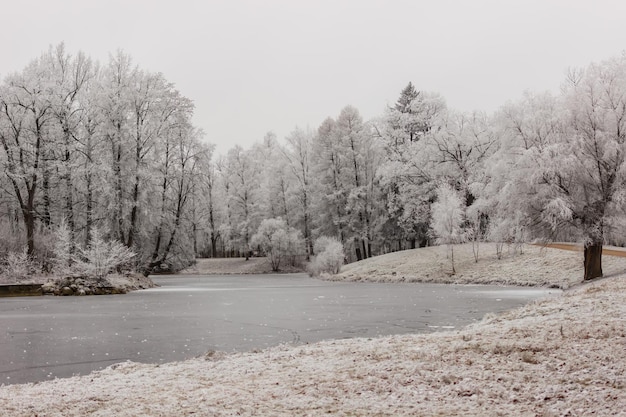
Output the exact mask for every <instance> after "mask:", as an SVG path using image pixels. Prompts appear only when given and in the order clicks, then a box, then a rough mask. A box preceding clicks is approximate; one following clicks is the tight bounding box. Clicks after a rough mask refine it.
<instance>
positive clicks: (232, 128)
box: [0, 0, 626, 152]
mask: <svg viewBox="0 0 626 417" xmlns="http://www.w3.org/2000/svg"><path fill="white" fill-rule="evenodd" d="M3 3H4V4H2V5H0V28H1V30H2V34H3V39H2V41H1V43H0V50H1V51H2V58H1V59H0V76H1V77H4V76H6V75H7V74H8V73H10V72H13V71H18V70H21V69H23V68H24V67H25V66H26V64H27V63H28V62H29V61H30V60H32V59H34V58H36V57H37V56H39V55H40V54H41V53H42V52H43V51H45V50H46V49H47V48H48V46H49V45H56V44H58V43H60V42H65V44H66V47H67V50H68V52H70V53H75V52H77V51H79V50H82V51H84V52H85V53H87V54H88V55H89V56H91V57H92V58H94V59H98V60H100V61H106V60H107V58H108V54H109V53H111V52H114V51H115V50H117V49H118V48H120V49H123V50H124V51H125V52H127V53H129V54H130V55H131V56H132V57H133V59H134V62H135V63H136V64H137V65H139V66H140V67H141V68H143V69H147V70H151V71H159V72H162V73H163V74H164V75H165V77H166V78H167V79H168V80H169V81H171V82H173V83H175V84H176V86H177V87H178V89H179V90H180V91H181V92H182V93H183V94H184V95H185V96H187V97H189V98H191V99H192V100H194V102H195V104H196V114H195V122H196V125H198V126H199V127H201V128H203V129H204V130H205V131H206V134H207V140H208V141H210V142H212V143H215V144H216V145H217V146H218V150H219V151H221V152H224V151H226V150H227V149H228V148H229V147H231V146H233V145H234V144H237V143H238V144H241V145H242V146H244V147H247V146H249V145H251V144H252V143H253V142H255V141H259V140H261V139H262V138H263V136H264V135H265V133H266V132H268V131H270V130H272V131H274V132H275V133H276V134H277V135H278V137H279V138H280V139H281V140H282V138H283V137H284V136H285V135H287V134H288V133H289V132H290V131H291V130H292V129H293V128H294V127H295V126H300V127H305V128H306V127H310V128H312V129H316V128H317V126H319V124H320V123H321V122H322V121H323V119H325V118H326V117H328V116H332V117H335V116H337V115H338V114H339V111H340V110H341V108H343V107H344V106H345V105H348V104H351V105H353V106H355V107H357V108H358V109H359V110H360V111H361V114H362V115H363V117H364V118H365V119H369V118H372V117H375V116H378V115H380V114H382V113H383V111H384V109H385V106H386V105H388V104H393V103H394V102H395V100H396V99H397V98H398V95H399V93H400V91H401V90H402V88H403V87H404V86H405V85H406V84H407V83H408V82H409V81H412V82H413V83H414V84H415V86H416V87H417V88H418V89H420V90H427V91H435V92H439V93H440V94H441V95H443V96H444V97H445V99H446V101H447V103H448V106H449V107H452V108H455V109H458V110H467V111H470V110H475V109H476V110H484V111H488V112H492V111H494V110H496V109H497V108H498V107H499V106H500V105H502V104H504V103H505V102H506V101H507V100H509V99H516V98H519V97H520V96H521V94H522V92H523V91H524V90H532V91H543V90H552V91H555V92H556V91H558V88H559V85H560V83H561V81H562V80H563V79H564V74H565V71H566V69H567V68H568V67H570V66H585V65H587V64H589V63H590V62H592V61H599V60H602V59H605V58H609V57H611V56H616V55H619V54H620V53H621V52H622V51H623V50H624V49H626V24H624V19H625V16H626V2H623V1H619V0H615V1H609V0H599V1H598V0H595V1H591V0H590V1H579V0H576V1H574V0H570V1H567V0H526V1H505V0H500V1H497V0H493V1H490V0H472V1H462V0H458V1H446V0H432V1H418V0H413V1H410V0H407V1H400V0H381V1H377V0H360V1H359V0H345V1H342V0H315V1H313V0H310V1H296V0H284V1H283V0H262V1H261V0H258V1H253V0H248V1H246V0H229V1H226V0H224V1H213V0H204V1H201V0H198V1H192V0H178V1H163V0H106V1H105V0H102V1H100V0H31V1H12V2H11V3H10V5H7V3H8V2H7V1H5V2H3Z"/></svg>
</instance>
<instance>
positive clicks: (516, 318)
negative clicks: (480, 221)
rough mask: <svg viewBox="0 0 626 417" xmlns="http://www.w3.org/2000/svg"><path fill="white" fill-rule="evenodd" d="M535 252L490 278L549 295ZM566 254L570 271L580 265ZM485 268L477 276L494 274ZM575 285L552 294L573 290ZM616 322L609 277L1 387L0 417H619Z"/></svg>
mask: <svg viewBox="0 0 626 417" xmlns="http://www.w3.org/2000/svg"><path fill="white" fill-rule="evenodd" d="M531 250H532V248H527V253H528V256H518V257H512V258H510V259H509V260H508V261H507V262H509V263H508V264H507V263H503V262H502V261H498V262H497V264H493V265H500V266H505V268H504V269H502V270H500V272H498V273H495V272H494V273H493V275H494V276H496V275H498V276H500V277H501V278H502V280H503V281H505V282H510V280H509V279H508V274H511V273H515V274H517V276H523V275H524V269H526V274H528V275H529V276H534V275H537V271H538V270H541V271H545V272H546V276H545V277H544V276H543V275H542V278H541V280H545V281H546V282H552V281H550V276H552V275H551V274H554V275H559V274H561V272H559V271H560V270H561V269H563V268H569V267H570V266H569V264H568V263H567V261H566V260H563V259H561V258H560V256H561V255H559V253H556V252H555V253H554V254H552V255H550V254H548V255H541V254H540V256H539V257H537V256H534V255H532V254H530V252H531ZM549 252H551V251H548V252H546V253H549ZM404 253H405V254H407V252H404ZM443 253H444V259H445V249H444V252H443ZM394 255H396V254H394ZM570 255H571V254H570ZM573 255H574V259H573V261H575V263H576V264H578V262H579V261H580V254H575V253H574V254H573ZM576 255H578V256H576ZM396 256H397V255H396ZM541 256H546V257H545V258H542V257H541ZM563 256H566V257H567V256H569V255H568V253H567V252H563ZM397 259H398V261H399V260H400V258H397ZM530 259H534V261H532V262H531V261H530ZM538 259H539V260H541V259H543V260H544V261H545V263H539V264H536V263H537V262H538ZM379 261H380V262H381V263H382V261H383V259H382V258H379ZM370 262H373V260H370ZM385 262H386V261H385ZM610 263H611V260H610V259H609V258H608V257H605V263H604V265H605V271H607V272H608V271H610V270H611V268H615V269H616V270H617V269H619V266H610ZM481 264H482V265H483V266H484V268H485V270H484V271H483V272H484V273H485V274H487V271H488V270H490V268H496V267H495V266H490V265H492V264H491V263H489V262H483V263H479V265H481ZM506 265H508V266H506ZM370 267H371V268H372V269H373V270H375V271H382V270H383V268H386V267H387V266H385V265H378V266H375V265H374V264H372V265H370ZM571 268H574V269H576V268H577V266H571ZM458 269H459V271H463V269H462V267H459V268H458ZM622 271H623V270H622ZM347 272H348V271H346V273H347ZM579 272H580V271H578V270H576V271H575V274H576V276H574V277H572V278H570V279H569V280H566V281H558V282H570V281H571V282H575V281H578V280H579V278H578V276H579V275H578V274H579ZM616 273H617V272H616ZM380 275H383V274H382V272H381V273H380ZM393 276H396V277H397V276H398V270H397V269H396V275H393ZM405 279H406V278H405ZM529 279H530V278H529ZM559 280H560V278H559ZM624 317H626V274H617V275H615V276H613V277H610V278H606V279H602V280H597V281H595V282H591V283H586V284H583V285H580V286H577V287H576V288H572V289H570V290H568V291H565V292H564V293H563V294H562V295H560V296H554V297H551V298H548V299H545V300H541V301H537V302H534V303H531V304H529V305H527V306H525V307H522V308H520V309H517V310H513V311H510V312H506V313H504V314H502V315H498V316H495V315H490V316H488V317H486V318H485V319H484V320H483V321H481V322H480V323H476V324H473V325H471V326H469V327H466V328H464V329H461V330H456V331H447V332H440V333H433V334H425V335H403V336H391V337H384V338H378V339H349V340H340V341H325V342H320V343H315V344H311V345H302V346H286V345H285V346H279V347H275V348H270V349H267V350H263V351H258V352H250V353H237V354H229V355H225V354H222V353H219V352H212V353H209V354H207V355H206V356H205V357H201V358H196V359H193V360H188V361H185V362H179V363H169V364H165V365H146V364H138V363H123V364H118V365H114V366H112V367H109V368H107V369H105V370H103V371H100V372H95V373H92V374H90V375H87V376H83V377H74V378H68V379H59V380H54V381H48V382H42V383H38V384H26V385H11V386H4V387H1V388H0V410H1V411H2V413H4V414H5V415H8V416H9V415H10V416H84V415H92V416H191V415H193V416H216V415H217V416H220V415H224V416H230V415H272V416H275V415H285V416H294V415H303V416H304V415H343V416H349V415H388V416H398V415H442V416H443V415H445V416H452V415H463V416H512V415H515V416H519V415H522V416H535V415H542V416H557V415H559V416H560V415H572V416H574V415H599V416H608V415H626V358H625V356H624V352H625V351H626V320H625V319H624Z"/></svg>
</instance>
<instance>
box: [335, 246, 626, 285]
mask: <svg viewBox="0 0 626 417" xmlns="http://www.w3.org/2000/svg"><path fill="white" fill-rule="evenodd" d="M454 261H455V267H456V274H452V268H451V262H450V251H449V250H448V248H447V247H446V246H432V247H428V248H420V249H412V250H406V251H401V252H394V253H389V254H386V255H381V256H375V257H372V258H369V259H366V260H363V261H360V262H355V263H352V264H348V265H345V266H344V267H342V269H341V273H340V274H339V275H336V276H331V277H329V276H326V277H325V278H326V279H329V280H345V281H366V282H437V283H455V284H502V285H521V286H546V287H553V288H562V289H566V288H569V287H571V286H572V285H575V284H577V283H580V282H581V281H582V277H583V255H582V252H580V251H565V250H560V249H552V248H545V247H541V246H532V245H524V247H523V248H522V251H521V253H520V252H519V251H515V252H513V251H512V250H508V249H507V248H506V247H505V248H504V251H503V253H502V259H498V258H497V256H496V251H495V244H492V243H484V244H481V245H480V247H479V257H478V262H476V261H475V259H474V255H473V251H472V245H471V244H464V245H455V247H454ZM602 261H603V262H602V263H603V270H604V275H605V276H613V275H615V274H619V273H623V272H626V258H623V257H615V256H603V258H602Z"/></svg>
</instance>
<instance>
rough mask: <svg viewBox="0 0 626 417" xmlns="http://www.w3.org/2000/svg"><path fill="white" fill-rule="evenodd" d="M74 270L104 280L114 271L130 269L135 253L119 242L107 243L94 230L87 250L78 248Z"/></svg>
mask: <svg viewBox="0 0 626 417" xmlns="http://www.w3.org/2000/svg"><path fill="white" fill-rule="evenodd" d="M77 252H78V254H77V256H76V257H75V258H74V261H75V262H74V264H73V266H72V270H74V271H76V272H77V273H79V274H81V275H84V276H86V277H89V278H97V279H101V278H104V277H105V276H106V275H108V274H109V273H111V272H112V271H114V270H116V269H120V268H124V267H126V268H128V269H131V268H130V263H131V261H132V260H133V258H134V257H135V253H134V252H133V251H131V250H130V249H128V248H127V247H126V246H124V245H122V244H121V243H120V242H117V241H109V242H107V241H106V240H104V238H103V237H102V233H101V232H100V231H99V230H98V229H94V231H93V236H92V238H91V243H90V244H89V246H88V247H87V248H86V249H83V248H78V250H77Z"/></svg>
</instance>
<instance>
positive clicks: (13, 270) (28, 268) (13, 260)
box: [4, 247, 38, 281]
mask: <svg viewBox="0 0 626 417" xmlns="http://www.w3.org/2000/svg"><path fill="white" fill-rule="evenodd" d="M37 269H38V268H37V265H36V263H35V262H34V260H33V259H32V258H31V257H30V256H28V250H27V248H26V247H24V249H22V251H21V252H13V251H11V252H9V253H8V254H7V256H6V258H5V267H4V275H5V276H6V277H7V278H8V279H10V280H12V281H19V280H22V279H25V278H28V277H29V276H31V275H32V274H34V273H36V272H37Z"/></svg>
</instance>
